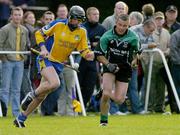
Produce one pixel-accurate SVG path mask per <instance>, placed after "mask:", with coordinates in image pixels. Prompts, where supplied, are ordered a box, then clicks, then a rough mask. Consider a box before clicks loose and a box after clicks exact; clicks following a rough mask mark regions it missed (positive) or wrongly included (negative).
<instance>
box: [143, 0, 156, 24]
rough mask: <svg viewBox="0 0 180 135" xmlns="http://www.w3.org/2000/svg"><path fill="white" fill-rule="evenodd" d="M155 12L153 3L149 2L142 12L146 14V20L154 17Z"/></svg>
mask: <svg viewBox="0 0 180 135" xmlns="http://www.w3.org/2000/svg"><path fill="white" fill-rule="evenodd" d="M154 12H155V8H154V5H153V4H151V3H148V4H145V5H143V7H142V14H143V16H144V21H146V20H148V19H150V18H152V17H153V15H154Z"/></svg>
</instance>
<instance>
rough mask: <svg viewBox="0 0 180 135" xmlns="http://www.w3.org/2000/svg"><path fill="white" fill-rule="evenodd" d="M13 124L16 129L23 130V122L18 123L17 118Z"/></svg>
mask: <svg viewBox="0 0 180 135" xmlns="http://www.w3.org/2000/svg"><path fill="white" fill-rule="evenodd" d="M13 123H14V125H15V126H16V127H18V128H24V127H25V125H24V122H23V121H20V120H19V119H18V118H16V119H15V120H14V122H13Z"/></svg>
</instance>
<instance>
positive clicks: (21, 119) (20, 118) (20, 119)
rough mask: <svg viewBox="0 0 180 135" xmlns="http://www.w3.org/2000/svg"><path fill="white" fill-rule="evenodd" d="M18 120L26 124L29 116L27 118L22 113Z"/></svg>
mask: <svg viewBox="0 0 180 135" xmlns="http://www.w3.org/2000/svg"><path fill="white" fill-rule="evenodd" d="M17 118H18V120H19V121H20V122H24V121H25V120H26V119H27V116H25V115H24V114H23V113H22V112H21V113H20V114H19V115H18V117H17Z"/></svg>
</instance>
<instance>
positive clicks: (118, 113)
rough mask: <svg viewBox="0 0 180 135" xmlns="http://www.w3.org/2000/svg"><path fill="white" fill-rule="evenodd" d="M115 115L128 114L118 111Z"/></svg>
mask: <svg viewBox="0 0 180 135" xmlns="http://www.w3.org/2000/svg"><path fill="white" fill-rule="evenodd" d="M113 115H122V116H124V115H127V114H126V113H124V112H120V111H117V112H116V113H114V114H113Z"/></svg>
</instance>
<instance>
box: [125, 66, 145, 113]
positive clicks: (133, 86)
mask: <svg viewBox="0 0 180 135" xmlns="http://www.w3.org/2000/svg"><path fill="white" fill-rule="evenodd" d="M137 77H138V70H137V68H133V70H132V77H131V81H130V82H129V89H128V97H129V100H130V102H131V109H132V110H131V111H132V113H139V112H141V111H142V110H143V108H142V104H141V102H140V99H139V93H138V87H137V81H138V80H137Z"/></svg>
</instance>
